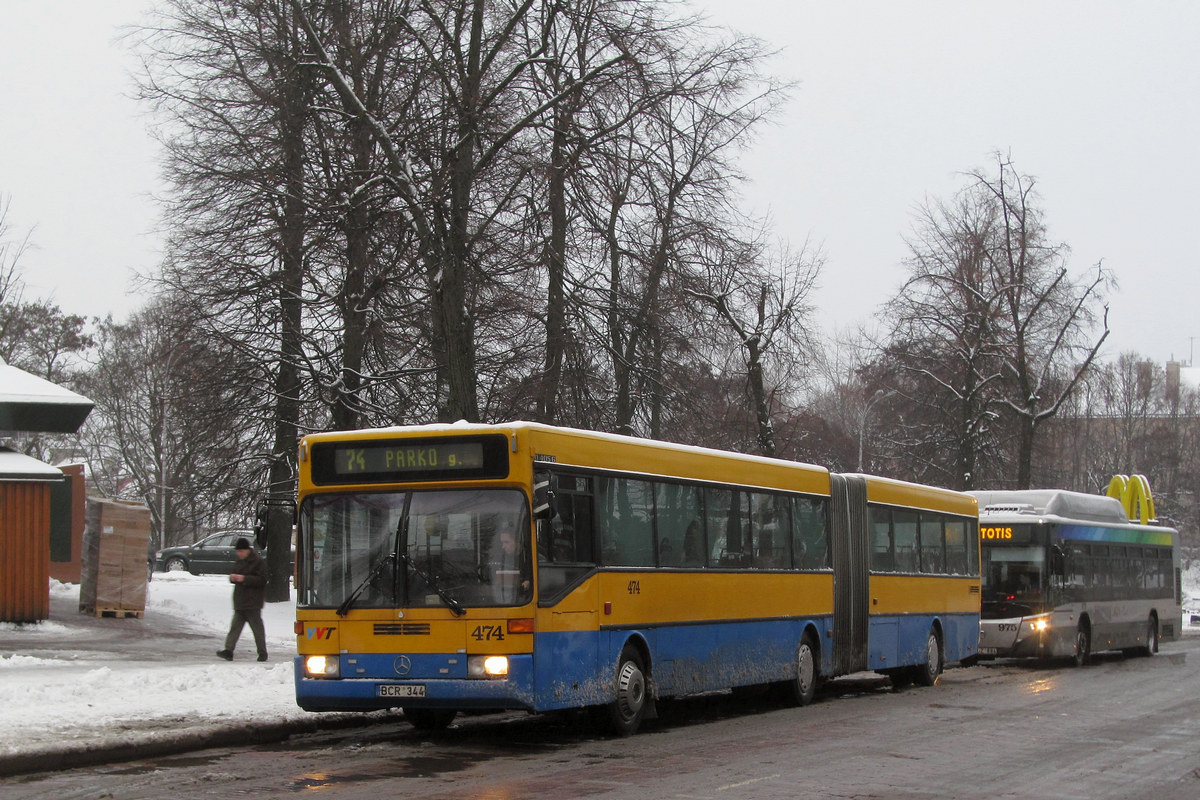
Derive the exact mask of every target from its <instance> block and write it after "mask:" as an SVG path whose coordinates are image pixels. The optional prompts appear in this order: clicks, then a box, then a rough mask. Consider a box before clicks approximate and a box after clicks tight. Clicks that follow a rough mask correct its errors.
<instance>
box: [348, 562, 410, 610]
mask: <svg viewBox="0 0 1200 800" xmlns="http://www.w3.org/2000/svg"><path fill="white" fill-rule="evenodd" d="M395 561H396V559H395V556H393V555H392V554H391V553H388V554H387V555H385V556H384V557H383V558H381V559H379V561H377V562H375V566H374V567H372V568H371V571H370V572H368V573H367V577H366V578H364V579H363V582H362V583H360V584H359V585H358V588H357V589H355V590H354V591H353V592H351V593H350V596H349V597H347V598H346V599H345V600H343V601H342V604H341V605H340V606H338V609H337V615H338V616H339V617H344V616H346V614H347V613H348V612H349V611H350V609H351V607H353V606H354V604H355V602H357V601H358V596H359V595H360V594H362V592H363V589H366V588H367V586H369V585H370V583H371V581H373V580H375V579H376V578H378V577H379V576H380V575H381V574H382V573H383V568H384V567H386V566H387V565H388V564H394V563H395ZM394 583H395V581H393V584H394Z"/></svg>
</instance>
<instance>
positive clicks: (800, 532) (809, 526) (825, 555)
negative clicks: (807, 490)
mask: <svg viewBox="0 0 1200 800" xmlns="http://www.w3.org/2000/svg"><path fill="white" fill-rule="evenodd" d="M825 506H826V503H825V500H824V499H822V498H818V497H801V498H796V499H795V500H794V501H793V503H792V555H793V558H794V562H793V563H794V565H795V567H796V569H825V568H826V567H828V566H829V527H828V525H827V524H826V522H827V515H826V514H825Z"/></svg>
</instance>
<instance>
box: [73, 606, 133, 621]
mask: <svg viewBox="0 0 1200 800" xmlns="http://www.w3.org/2000/svg"><path fill="white" fill-rule="evenodd" d="M79 613H80V614H87V615H88V616H92V617H110V618H114V619H141V618H142V616H143V615H144V614H145V613H146V612H145V611H135V610H133V609H129V608H100V607H97V606H89V605H80V606H79Z"/></svg>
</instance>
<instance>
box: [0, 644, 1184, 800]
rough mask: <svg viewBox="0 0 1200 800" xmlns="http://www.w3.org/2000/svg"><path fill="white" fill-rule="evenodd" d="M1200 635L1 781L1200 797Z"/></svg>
mask: <svg viewBox="0 0 1200 800" xmlns="http://www.w3.org/2000/svg"><path fill="white" fill-rule="evenodd" d="M1198 667H1200V636H1190V637H1189V638H1186V639H1184V640H1183V641H1181V642H1173V643H1164V645H1163V648H1162V652H1161V653H1159V654H1158V655H1156V656H1154V657H1152V658H1125V657H1123V656H1120V655H1111V656H1110V655H1105V656H1100V657H1098V658H1097V659H1096V663H1093V664H1091V665H1089V666H1087V667H1084V668H1083V669H1071V668H1068V667H1059V666H1052V667H1047V666H1044V665H1039V664H1028V663H1022V662H995V663H991V664H984V665H979V666H974V667H971V668H967V669H962V668H960V669H952V670H950V671H948V672H947V673H946V675H945V676H943V678H942V681H941V683H940V685H938V686H936V687H933V688H929V689H918V688H912V689H906V690H904V691H900V692H897V691H893V690H892V689H891V687H890V684H889V683H888V681H887V680H886V679H882V678H876V677H873V676H855V677H853V678H845V679H840V680H838V681H835V682H834V683H833V684H831V685H829V686H828V687H826V688H825V690H824V691H823V692H822V693H821V695H820V696H819V698H818V700H817V702H816V703H814V704H813V705H811V706H809V707H807V708H801V709H790V708H782V707H780V706H778V705H774V704H772V703H771V702H769V700H768V699H766V698H753V697H751V698H745V697H736V698H735V697H733V696H731V695H714V696H709V697H703V698H695V699H690V700H682V701H677V702H674V703H672V704H671V706H670V707H669V708H667V709H665V710H664V714H663V716H662V718H661V719H660V720H658V721H655V722H651V723H647V725H646V726H645V728H644V730H643V732H642V733H639V734H638V735H637V736H634V737H632V738H629V739H613V738H607V737H606V736H604V735H602V734H601V733H599V732H597V730H596V729H595V728H594V727H593V726H592V725H591V723H590V721H589V720H588V718H587V716H586V715H584V714H574V715H566V716H527V715H522V714H503V715H491V716H475V717H460V718H459V720H458V721H456V723H455V724H454V726H453V727H452V728H451V729H449V730H447V731H444V732H442V733H438V734H433V735H430V734H419V733H417V732H416V731H414V730H413V729H412V728H410V727H409V726H408V725H407V723H405V722H403V720H402V719H401V718H400V717H399V716H397V718H396V719H395V720H394V721H385V722H383V723H380V724H378V725H374V726H372V727H370V728H364V729H353V730H347V731H336V732H326V733H319V734H309V735H304V736H296V737H293V738H292V739H290V740H288V741H287V742H284V743H281V744H276V745H263V746H259V747H252V748H244V749H239V750H236V751H235V750H208V751H204V752H199V753H194V754H189V755H186V756H176V757H171V758H164V759H159V760H155V761H143V762H131V763H126V764H121V765H114V766H111V767H98V768H91V769H80V770H72V771H67V772H61V773H51V774H43V775H34V776H25V777H15V778H8V779H4V780H0V796H2V797H4V798H5V800H22V799H23V798H55V799H56V800H64V799H66V798H113V800H133V799H134V798H162V797H167V796H170V795H174V794H180V795H182V796H186V797H189V798H193V797H241V796H253V797H256V798H272V797H279V798H282V797H294V796H296V795H297V794H300V795H305V794H311V793H316V794H320V795H325V796H332V797H339V798H342V797H345V798H372V800H377V799H378V798H380V797H404V798H406V800H433V799H434V798H439V799H440V798H456V800H463V799H464V798H466V799H478V800H502V799H503V798H514V799H516V798H533V797H553V798H560V797H562V798H584V797H586V798H604V799H606V800H607V799H610V798H611V799H613V800H616V799H618V798H620V799H625V798H644V797H647V796H650V797H656V798H698V799H713V800H736V799H738V798H809V797H812V798H818V797H822V798H824V797H835V798H876V797H877V798H889V799H894V800H904V799H905V798H948V797H949V798H955V797H964V798H966V797H970V798H981V797H987V798H1005V797H1013V798H1062V799H1067V798H1081V799H1083V798H1086V800H1105V798H1133V799H1134V800H1137V799H1138V798H1146V799H1147V800H1148V799H1149V798H1154V799H1155V800H1184V798H1186V799H1187V800H1194V799H1195V798H1197V797H1200V669H1198Z"/></svg>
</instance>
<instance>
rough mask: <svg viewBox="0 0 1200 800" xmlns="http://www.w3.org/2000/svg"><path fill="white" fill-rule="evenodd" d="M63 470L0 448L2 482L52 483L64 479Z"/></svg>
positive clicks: (0, 478)
mask: <svg viewBox="0 0 1200 800" xmlns="http://www.w3.org/2000/svg"><path fill="white" fill-rule="evenodd" d="M62 476H63V473H62V470H60V469H58V468H57V467H52V466H50V465H49V464H47V463H45V462H44V461H38V460H37V459H36V458H32V457H30V456H27V455H25V454H24V453H18V452H16V451H14V450H9V449H8V448H6V447H0V481H4V480H19V481H28V480H42V481H52V480H58V479H60V478H62Z"/></svg>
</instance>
